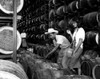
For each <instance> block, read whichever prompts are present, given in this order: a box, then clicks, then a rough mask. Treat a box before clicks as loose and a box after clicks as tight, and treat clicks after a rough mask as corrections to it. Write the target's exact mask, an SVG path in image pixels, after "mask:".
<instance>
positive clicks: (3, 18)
mask: <svg viewBox="0 0 100 79" xmlns="http://www.w3.org/2000/svg"><path fill="white" fill-rule="evenodd" d="M16 3H17V0H13V5H14V8H13V11H14V13H13V16H5V17H4V16H0V20H2V21H3V20H6V19H7V20H11V21H12V23H13V29H14V30H13V54H11V55H0V59H5V58H12V59H13V62H15V63H17V52H16V50H17V35H16V34H17V19H20V16H19V15H18V16H17V4H16Z"/></svg>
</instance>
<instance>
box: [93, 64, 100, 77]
mask: <svg viewBox="0 0 100 79" xmlns="http://www.w3.org/2000/svg"><path fill="white" fill-rule="evenodd" d="M97 66H100V64H97V65H95V66H94V67H93V69H92V75H93V78H94V79H96V77H95V74H94V73H95V69H96V67H97Z"/></svg>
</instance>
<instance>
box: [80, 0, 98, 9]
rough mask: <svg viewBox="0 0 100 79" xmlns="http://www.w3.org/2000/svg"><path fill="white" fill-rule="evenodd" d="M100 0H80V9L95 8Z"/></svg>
mask: <svg viewBox="0 0 100 79" xmlns="http://www.w3.org/2000/svg"><path fill="white" fill-rule="evenodd" d="M98 2H99V0H79V7H80V8H93V7H96V6H97V5H98Z"/></svg>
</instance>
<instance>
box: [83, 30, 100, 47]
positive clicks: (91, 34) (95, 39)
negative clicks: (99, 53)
mask: <svg viewBox="0 0 100 79" xmlns="http://www.w3.org/2000/svg"><path fill="white" fill-rule="evenodd" d="M98 35H99V33H97V32H95V31H88V32H86V36H85V37H86V38H85V41H84V44H85V45H87V46H88V47H89V46H92V47H94V46H96V45H98V44H99V36H98Z"/></svg>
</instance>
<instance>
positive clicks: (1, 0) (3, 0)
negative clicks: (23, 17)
mask: <svg viewBox="0 0 100 79" xmlns="http://www.w3.org/2000/svg"><path fill="white" fill-rule="evenodd" d="M16 3H17V13H18V12H20V11H21V9H22V8H23V5H24V0H17V1H16ZM0 9H1V10H2V11H3V12H5V13H7V14H10V13H13V0H0Z"/></svg>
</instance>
